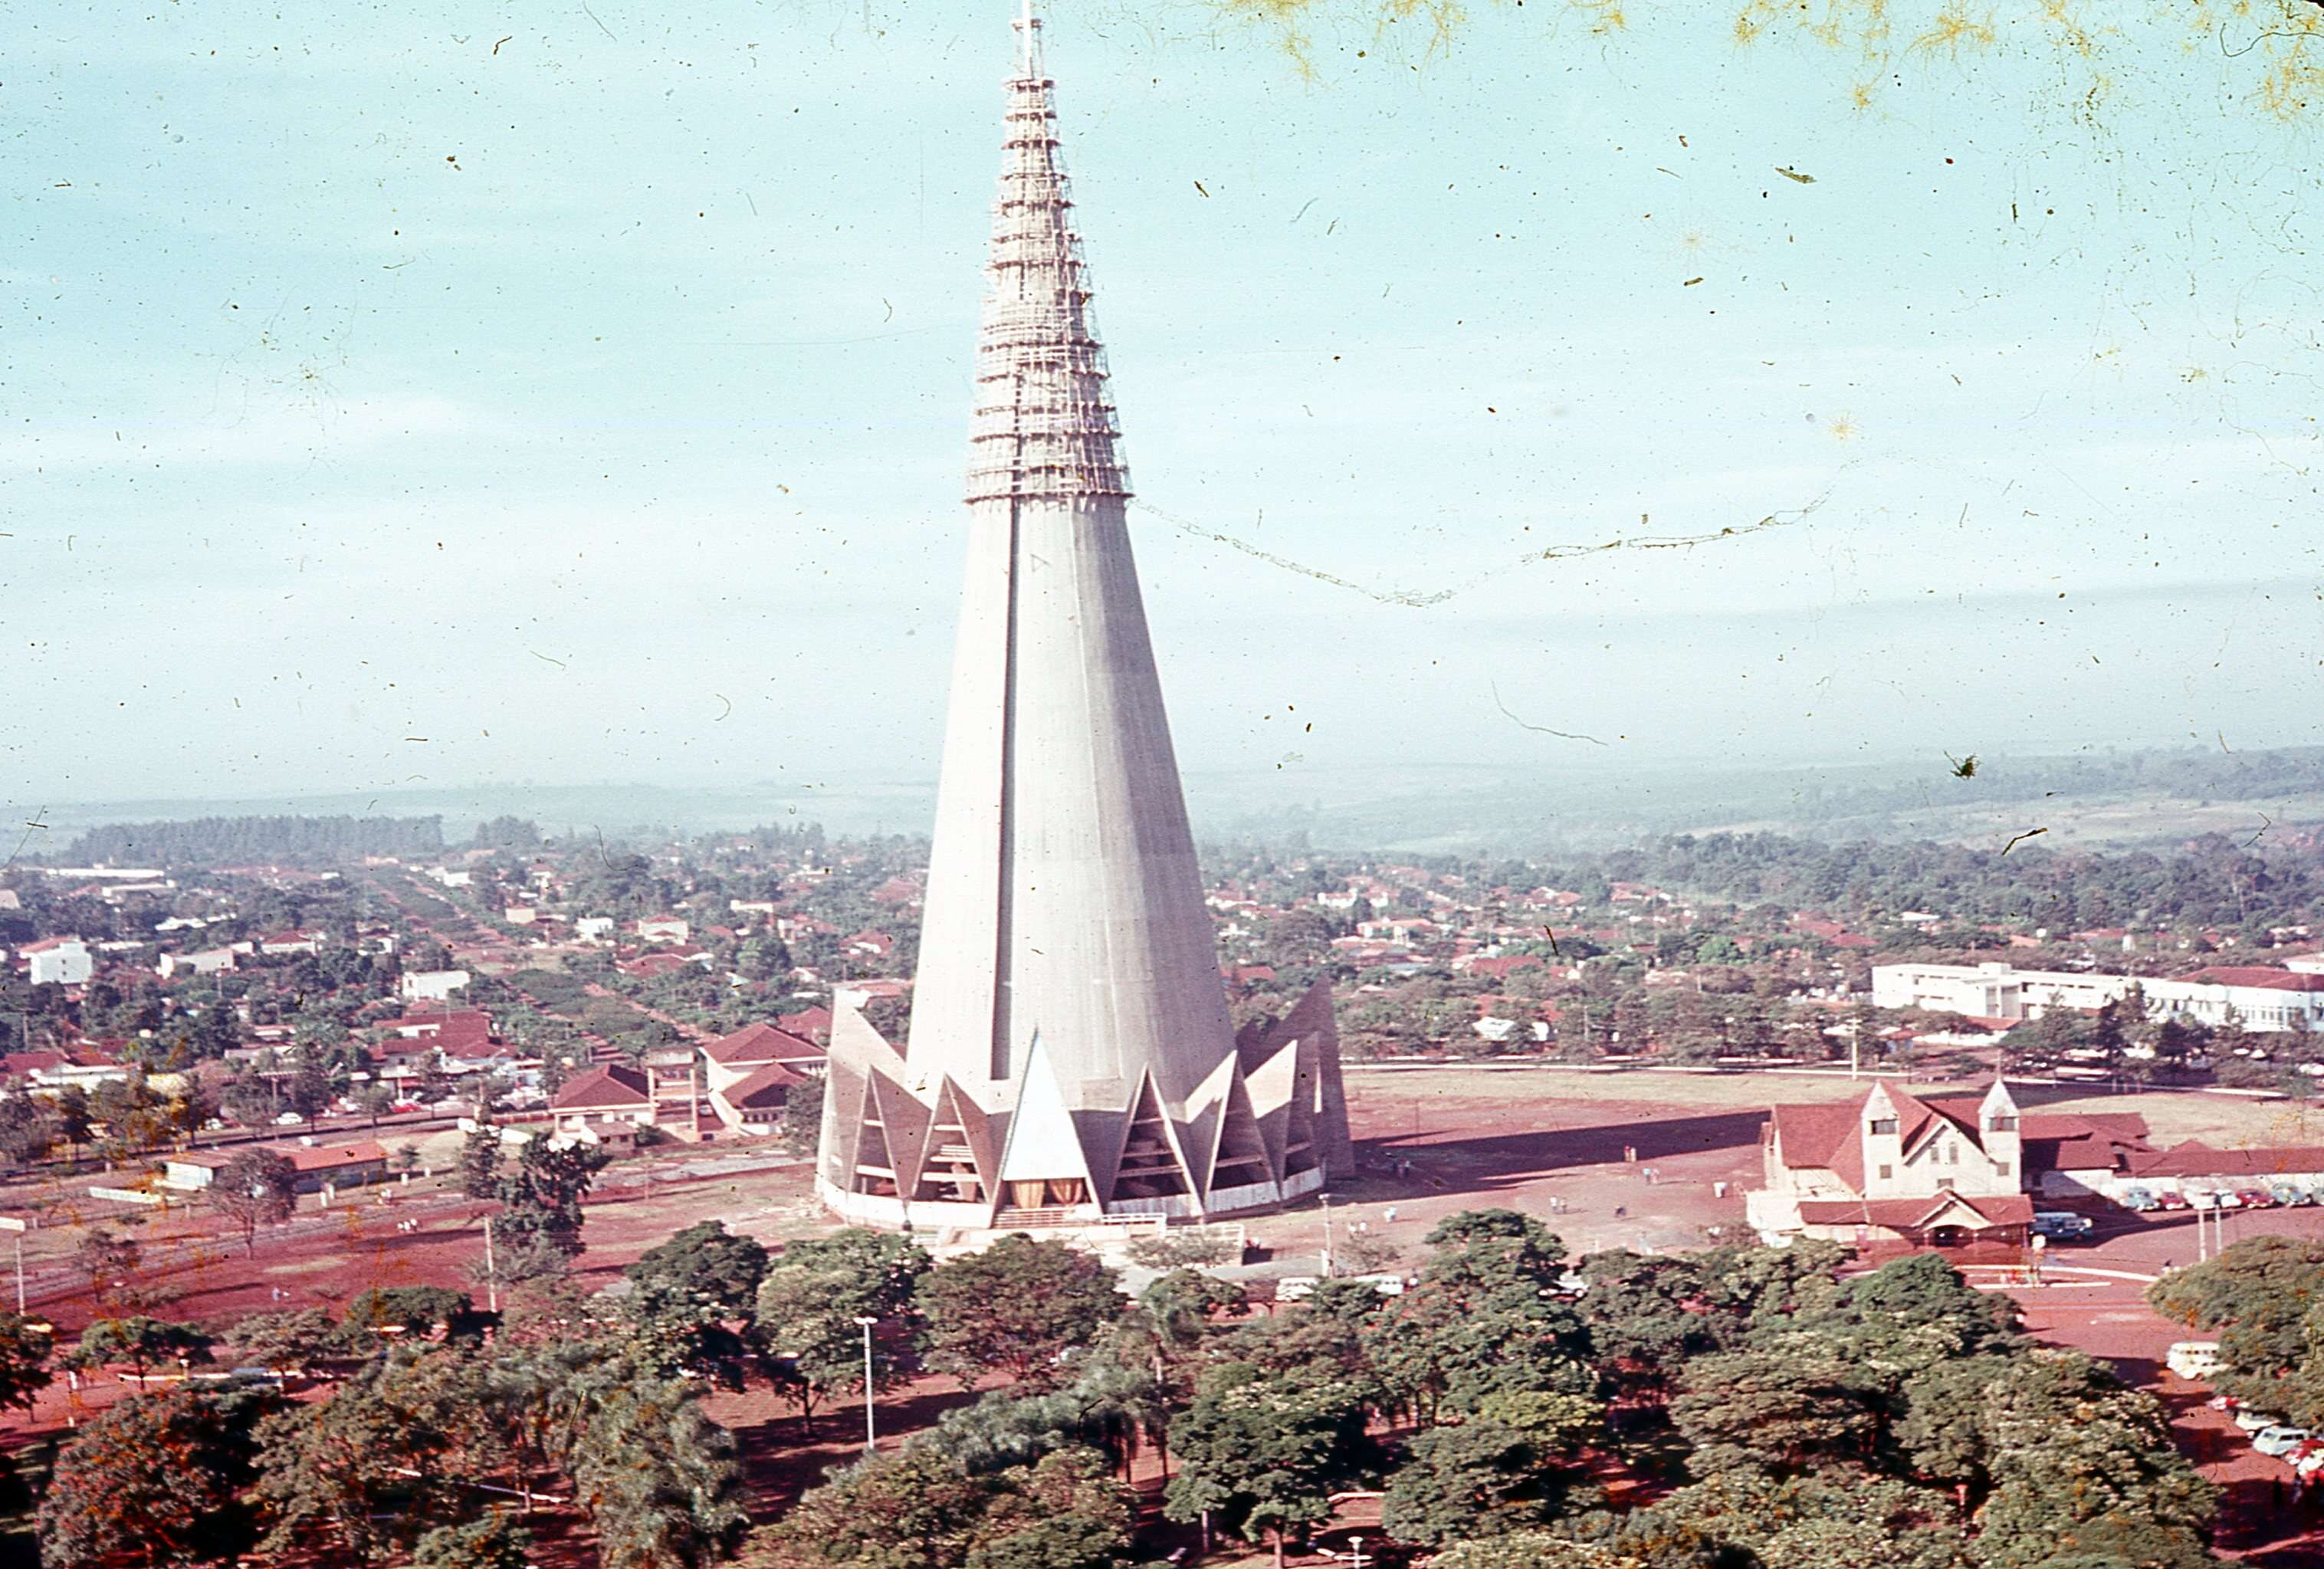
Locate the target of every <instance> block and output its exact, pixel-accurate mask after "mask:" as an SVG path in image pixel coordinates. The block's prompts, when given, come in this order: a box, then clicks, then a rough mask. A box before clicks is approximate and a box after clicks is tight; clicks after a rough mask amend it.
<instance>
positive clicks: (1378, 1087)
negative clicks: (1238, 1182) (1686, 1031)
mask: <svg viewBox="0 0 2324 1569" xmlns="http://www.w3.org/2000/svg"><path fill="white" fill-rule="evenodd" d="M1347 1080H1348V1103H1349V1105H1350V1106H1351V1108H1359V1109H1360V1108H1361V1107H1363V1106H1365V1105H1367V1104H1370V1105H1379V1104H1386V1105H1406V1104H1409V1103H1412V1102H1414V1101H1425V1102H1431V1103H1434V1102H1440V1101H1479V1102H1485V1103H1498V1104H1508V1103H1512V1102H1526V1103H1531V1102H1538V1101H1585V1102H1588V1101H1599V1102H1612V1101H1618V1102H1623V1103H1630V1104H1637V1103H1648V1104H1663V1105H1669V1106H1674V1107H1690V1108H1691V1107H1707V1108H1715V1109H1720V1110H1729V1109H1733V1108H1735V1107H1738V1106H1765V1105H1767V1104H1769V1103H1773V1102H1775V1101H1836V1100H1840V1099H1841V1098H1842V1097H1844V1096H1846V1095H1847V1094H1849V1092H1850V1091H1851V1090H1854V1091H1855V1092H1856V1093H1858V1094H1861V1093H1862V1092H1863V1091H1864V1090H1865V1089H1866V1088H1867V1087H1868V1086H1869V1085H1870V1084H1871V1082H1872V1081H1871V1080H1869V1079H1860V1080H1858V1081H1857V1082H1856V1083H1855V1084H1852V1085H1851V1084H1849V1081H1848V1079H1847V1077H1846V1076H1845V1075H1841V1076H1837V1077H1832V1078H1824V1077H1821V1076H1816V1077H1811V1076H1808V1075H1794V1074H1782V1075H1776V1074H1676V1073H1643V1072H1642V1073H1576V1072H1569V1071H1565V1070H1562V1069H1558V1068H1545V1067H1536V1066H1530V1065H1527V1066H1509V1067H1500V1066H1490V1067H1476V1068H1437V1067H1426V1068H1395V1067H1388V1068H1372V1067H1363V1066H1354V1065H1351V1066H1350V1067H1349V1069H1348V1072H1347ZM1921 1087H1923V1088H1924V1089H1925V1088H1927V1087H1928V1086H1926V1085H1923V1086H1921Z"/></svg>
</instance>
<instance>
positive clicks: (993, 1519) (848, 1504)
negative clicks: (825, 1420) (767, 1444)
mask: <svg viewBox="0 0 2324 1569" xmlns="http://www.w3.org/2000/svg"><path fill="white" fill-rule="evenodd" d="M1129 1549H1130V1508H1129V1500H1128V1496H1127V1494H1126V1493H1125V1491H1123V1490H1122V1489H1121V1488H1120V1487H1117V1486H1115V1485H1113V1484H1111V1483H1110V1482H1108V1481H1106V1480H1105V1475H1104V1462H1103V1461H1102V1458H1101V1457H1099V1456H1098V1455H1096V1454H1093V1453H1092V1452H1091V1451H1088V1450H1083V1449H1074V1448H1065V1449H1063V1450H1059V1451H1057V1452H1056V1453H1052V1454H1047V1455H1045V1456H1044V1457H1043V1458H1042V1459H1041V1460H1039V1461H1038V1462H1037V1463H1033V1464H1030V1465H1013V1466H1008V1467H1004V1468H1002V1469H1001V1470H998V1471H994V1472H986V1473H982V1474H976V1473H972V1472H968V1471H966V1470H964V1469H963V1468H962V1466H961V1465H960V1464H959V1463H957V1462H956V1461H954V1459H952V1458H951V1457H950V1456H949V1455H947V1454H942V1453H940V1452H938V1451H936V1450H933V1449H929V1448H925V1447H921V1448H908V1449H906V1450H905V1451H903V1452H902V1453H901V1454H878V1455H873V1456H871V1457H869V1458H867V1459H865V1460H863V1461H862V1462H861V1463H858V1464H856V1465H854V1466H852V1467H850V1468H849V1469H848V1470H846V1471H844V1472H839V1473H837V1474H836V1475H835V1477H834V1478H833V1480H832V1481H829V1482H828V1483H826V1484H825V1485H824V1486H822V1487H819V1488H816V1489H814V1490H813V1491H810V1492H808V1493H807V1496H806V1497H805V1498H803V1499H801V1500H799V1501H798V1505H797V1506H795V1507H794V1508H793V1509H791V1510H790V1511H789V1513H788V1514H787V1515H785V1516H784V1517H783V1518H781V1519H780V1520H779V1521H778V1522H776V1524H775V1525H773V1526H772V1527H769V1528H767V1529H765V1530H762V1531H761V1532H760V1533H758V1535H757V1536H756V1537H754V1538H753V1539H752V1542H751V1544H750V1546H749V1547H748V1548H747V1549H746V1550H745V1552H744V1554H743V1556H742V1562H743V1564H744V1566H745V1569H1118V1566H1120V1565H1122V1564H1126V1563H1127V1562H1128V1561H1129V1559H1130V1550H1129Z"/></svg>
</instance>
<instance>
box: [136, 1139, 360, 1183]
mask: <svg viewBox="0 0 2324 1569" xmlns="http://www.w3.org/2000/svg"><path fill="white" fill-rule="evenodd" d="M266 1148H267V1149H269V1150H270V1151H271V1152H272V1153H273V1154H276V1155H280V1156H281V1157H282V1158H284V1159H285V1160H288V1161H289V1162H290V1163H291V1172H292V1186H295V1187H296V1188H297V1189H298V1191H300V1193H315V1192H318V1191H320V1190H321V1189H322V1188H324V1187H335V1188H336V1187H360V1186H364V1185H365V1184H368V1183H374V1182H378V1181H380V1180H381V1179H382V1178H383V1177H386V1176H387V1149H386V1147H385V1146H384V1145H382V1144H380V1143H379V1142H378V1141H377V1140H370V1139H365V1140H361V1141H359V1142H357V1143H353V1144H305V1143H300V1144H273V1145H268V1146H266ZM242 1153H243V1151H242V1150H241V1149H195V1150H189V1151H188V1152H186V1153H184V1154H182V1155H171V1156H169V1157H167V1158H165V1159H164V1160H163V1162H162V1166H161V1177H160V1178H159V1180H160V1182H161V1186H164V1187H174V1188H178V1189H180V1190H182V1191H184V1192H187V1193H199V1192H200V1191H202V1189H204V1188H206V1187H208V1186H210V1184H211V1183H212V1182H213V1181H215V1180H216V1179H217V1174H218V1173H219V1172H220V1171H221V1170H223V1169H225V1168H226V1166H227V1165H229V1164H230V1163H231V1162H233V1161H234V1160H235V1158H237V1157H238V1156H240V1155H241V1154H242Z"/></svg>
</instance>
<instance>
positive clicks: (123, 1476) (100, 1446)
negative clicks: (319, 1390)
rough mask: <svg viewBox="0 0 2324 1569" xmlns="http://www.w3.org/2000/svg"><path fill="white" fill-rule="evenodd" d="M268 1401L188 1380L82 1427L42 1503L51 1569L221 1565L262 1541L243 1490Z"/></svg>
mask: <svg viewBox="0 0 2324 1569" xmlns="http://www.w3.org/2000/svg"><path fill="white" fill-rule="evenodd" d="M266 1406H267V1399H266V1397H264V1396H263V1395H256V1394H237V1395H235V1396H231V1397H219V1396H214V1395H210V1394H207V1393H203V1392H199V1391H197V1390H195V1389H190V1388H189V1387H185V1386H180V1387H178V1388H175V1389H168V1390H163V1391H161V1392H157V1393H152V1394H139V1395H132V1396H131V1397H130V1398H127V1399H125V1400H123V1401H121V1402H120V1403H118V1404H117V1405H115V1406H112V1407H108V1408H107V1409H106V1410H105V1411H103V1412H101V1413H99V1414H98V1415H97V1417H94V1418H92V1419H91V1420H89V1421H88V1422H86V1423H84V1424H82V1426H81V1427H80V1429H79V1431H78V1432H77V1433H76V1434H74V1435H73V1437H72V1440H71V1441H70V1442H69V1443H68V1444H66V1445H65V1447H64V1449H63V1450H62V1452H61V1453H60V1454H58V1456H57V1463H56V1472H55V1474H54V1476H53V1477H52V1478H51V1481H50V1483H49V1490H48V1493H47V1495H46V1496H45V1497H44V1498H42V1500H41V1509H40V1518H39V1522H38V1527H39V1528H38V1534H39V1537H40V1543H41V1564H42V1569H99V1566H100V1565H106V1566H110V1565H115V1564H147V1565H152V1566H154V1569H161V1565H165V1564H166V1565H176V1564H219V1563H225V1562H227V1561H229V1560H231V1559H234V1558H235V1557H236V1556H237V1555H240V1554H242V1553H243V1552H244V1551H246V1550H247V1549H248V1548H249V1547H250V1546H251V1545H252V1543H253V1541H254V1538H255V1537H256V1530H255V1527H254V1523H253V1519H252V1516H251V1512H250V1510H249V1509H248V1508H247V1506H246V1505H245V1504H244V1502H243V1500H242V1496H241V1495H242V1492H243V1490H244V1487H245V1486H246V1485H247V1484H248V1482H249V1481H250V1480H251V1478H252V1475H253V1474H254V1472H253V1465H252V1460H253V1455H254V1444H253V1441H252V1437H251V1423H252V1421H253V1420H254V1418H255V1417H256V1416H257V1415H258V1414H259V1413H260V1412H262V1411H263V1410H264V1409H265V1408H266Z"/></svg>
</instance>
